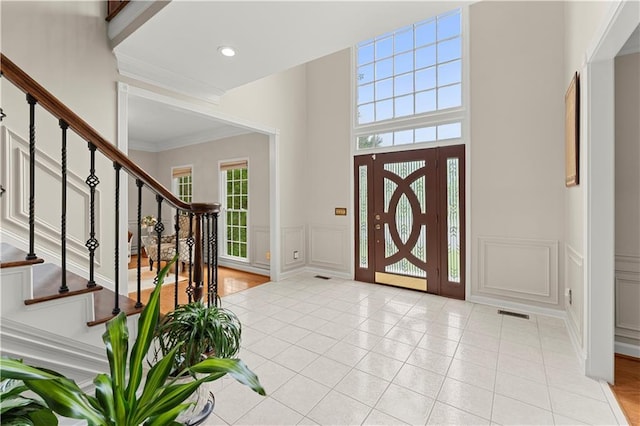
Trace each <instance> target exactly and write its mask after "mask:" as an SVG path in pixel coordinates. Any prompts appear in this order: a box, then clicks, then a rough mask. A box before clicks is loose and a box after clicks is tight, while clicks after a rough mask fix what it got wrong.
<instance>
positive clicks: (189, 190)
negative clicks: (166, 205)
mask: <svg viewBox="0 0 640 426" xmlns="http://www.w3.org/2000/svg"><path fill="white" fill-rule="evenodd" d="M171 176H172V178H173V193H174V194H176V196H177V197H178V198H179V199H180V200H182V201H184V202H185V203H190V202H191V201H192V200H193V179H192V172H191V167H190V166H183V167H174V168H173V169H172V170H171Z"/></svg>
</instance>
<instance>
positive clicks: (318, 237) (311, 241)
mask: <svg viewBox="0 0 640 426" xmlns="http://www.w3.org/2000/svg"><path fill="white" fill-rule="evenodd" d="M350 60H351V49H347V50H343V51H341V52H337V53H335V54H333V55H329V56H325V57H324V58H320V59H317V60H315V61H312V62H309V63H308V64H307V148H308V149H307V155H306V159H305V162H306V164H307V168H306V171H307V176H308V178H309V185H310V189H311V190H310V193H311V194H313V196H312V197H309V200H308V202H307V209H306V216H307V218H308V230H307V239H308V240H307V241H308V243H307V247H308V250H309V252H308V258H307V261H308V265H309V266H311V267H314V268H322V269H327V270H331V271H334V272H338V273H343V274H350V273H351V271H352V269H353V267H352V260H351V259H352V257H351V243H350V242H351V240H352V239H353V235H352V227H351V224H352V223H353V220H354V213H355V211H354V209H353V204H352V203H351V201H350V191H351V184H350V173H351V164H350V163H351V156H350V146H351V144H352V141H351V140H350V132H351V128H350V126H351V120H350V117H351V105H350V102H351V96H350V93H351V66H350V64H351V61H350ZM335 207H346V208H347V216H335V215H334V208H335Z"/></svg>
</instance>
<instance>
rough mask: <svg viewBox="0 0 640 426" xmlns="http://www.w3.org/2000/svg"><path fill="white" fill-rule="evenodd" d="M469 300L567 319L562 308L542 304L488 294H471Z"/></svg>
mask: <svg viewBox="0 0 640 426" xmlns="http://www.w3.org/2000/svg"><path fill="white" fill-rule="evenodd" d="M467 301H468V302H473V303H480V304H482V305H489V306H495V307H498V308H507V309H510V310H515V311H518V312H523V313H526V314H535V315H546V316H548V317H554V318H560V319H562V320H566V318H567V313H566V312H565V311H563V310H560V309H551V308H545V307H542V306H534V305H527V304H525V303H519V302H511V301H508V300H502V299H495V298H493V297H487V296H469V297H467Z"/></svg>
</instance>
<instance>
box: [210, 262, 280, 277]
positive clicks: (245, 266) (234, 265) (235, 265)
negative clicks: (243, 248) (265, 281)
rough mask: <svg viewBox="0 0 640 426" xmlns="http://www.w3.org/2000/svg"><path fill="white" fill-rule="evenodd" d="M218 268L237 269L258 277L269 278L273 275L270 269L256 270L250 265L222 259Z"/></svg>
mask: <svg viewBox="0 0 640 426" xmlns="http://www.w3.org/2000/svg"><path fill="white" fill-rule="evenodd" d="M218 266H224V267H225V268H231V269H236V270H238V271H243V272H250V273H252V274H257V275H266V276H267V277H269V276H270V273H271V272H270V271H269V269H262V268H256V267H255V266H251V265H249V264H245V263H242V262H234V261H232V260H228V259H224V258H222V257H221V258H219V259H218Z"/></svg>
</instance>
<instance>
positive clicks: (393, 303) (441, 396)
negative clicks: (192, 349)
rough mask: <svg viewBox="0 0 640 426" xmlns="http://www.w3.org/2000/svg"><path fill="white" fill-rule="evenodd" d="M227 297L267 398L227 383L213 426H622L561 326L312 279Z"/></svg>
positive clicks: (219, 393) (245, 354)
mask: <svg viewBox="0 0 640 426" xmlns="http://www.w3.org/2000/svg"><path fill="white" fill-rule="evenodd" d="M222 300H223V306H224V307H226V308H229V309H231V310H233V311H234V312H236V313H237V314H238V316H239V317H240V319H241V321H242V323H243V348H242V350H241V352H240V358H241V359H242V360H243V361H245V362H246V363H247V365H248V366H249V367H250V368H251V369H252V370H253V371H255V372H256V374H258V376H259V378H260V381H261V383H262V384H263V386H264V387H265V389H266V391H267V394H268V396H267V397H261V396H259V395H257V394H255V393H253V392H252V391H250V390H249V389H248V388H246V387H244V386H242V385H240V384H238V383H235V382H234V381H233V379H230V378H227V377H225V378H224V379H222V380H219V381H218V382H216V383H215V387H216V406H215V411H214V414H213V415H212V416H211V417H210V418H209V421H208V423H207V424H211V425H215V424H220V425H225V424H229V425H276V424H282V425H295V424H300V425H314V424H319V425H359V424H364V425H395V424H411V425H418V424H419V425H424V424H478V425H480V424H495V425H513V424H518V425H522V424H532V425H553V424H556V425H569V424H572V425H573V424H598V425H611V424H618V422H617V420H616V416H615V415H614V409H616V410H617V407H612V406H611V405H610V404H609V402H608V400H607V396H606V395H605V393H604V391H603V390H602V387H601V385H600V384H599V383H598V382H596V381H594V380H591V379H589V378H586V377H585V376H584V375H583V374H581V373H580V371H579V367H578V360H577V358H576V356H575V354H574V351H573V349H572V346H571V344H570V343H569V342H570V341H569V336H568V334H567V331H566V329H565V325H564V322H563V321H562V320H560V319H557V318H552V317H544V316H535V315H532V316H531V318H530V319H529V320H523V319H518V318H514V317H507V316H502V315H498V314H497V310H496V308H494V307H490V306H485V305H479V304H474V303H469V302H463V301H458V300H452V299H446V298H441V297H438V296H433V295H428V294H423V293H419V292H415V291H410V290H403V289H397V288H393V287H388V286H381V285H375V284H364V283H358V282H354V281H346V280H341V279H335V278H334V279H330V280H322V279H318V278H314V277H313V276H311V275H300V276H296V277H294V278H291V279H287V280H284V281H281V282H278V283H268V284H264V285H261V286H259V287H254V288H251V289H248V290H245V291H243V292H240V293H235V294H232V295H230V296H227V297H224V298H223V299H222Z"/></svg>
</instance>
